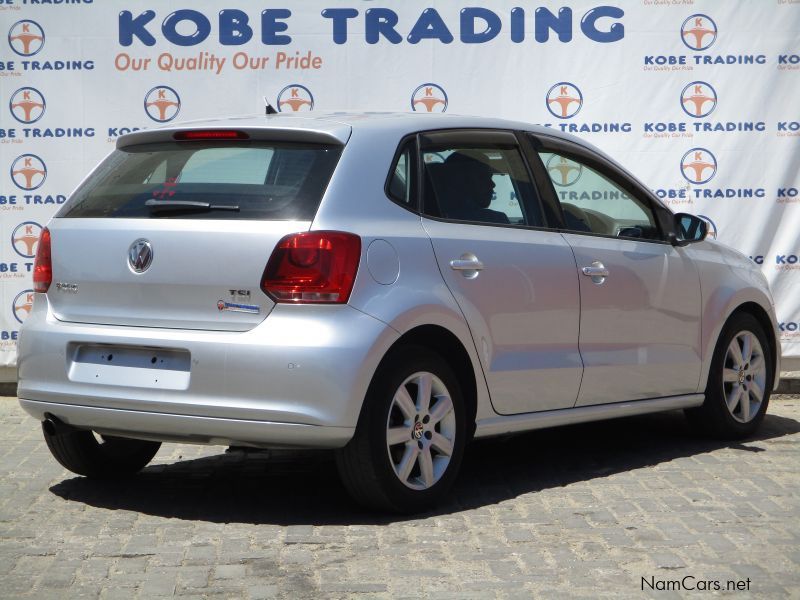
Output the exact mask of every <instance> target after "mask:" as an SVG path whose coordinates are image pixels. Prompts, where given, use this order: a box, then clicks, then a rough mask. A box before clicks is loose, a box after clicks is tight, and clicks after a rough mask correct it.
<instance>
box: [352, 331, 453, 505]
mask: <svg viewBox="0 0 800 600" xmlns="http://www.w3.org/2000/svg"><path fill="white" fill-rule="evenodd" d="M465 443H466V425H465V414H464V401H463V398H462V395H461V388H460V386H459V385H458V381H457V379H456V378H455V376H454V375H453V372H452V370H451V369H450V367H449V366H448V365H447V363H446V362H445V361H444V360H443V359H442V358H441V357H440V356H438V355H437V354H434V353H432V352H430V351H429V350H427V349H424V348H410V347H409V348H404V349H401V350H399V351H397V352H394V353H393V354H391V355H390V356H388V357H387V359H386V360H384V363H383V364H382V366H381V368H380V369H379V371H378V372H377V373H376V374H375V377H374V379H373V381H372V384H371V385H370V388H369V391H368V392H367V397H366V399H365V404H364V407H363V410H362V413H361V418H360V419H359V422H358V426H357V428H356V433H355V436H354V437H353V439H352V440H351V441H350V443H349V444H348V445H347V446H345V447H344V448H342V449H341V450H339V451H338V452H337V456H336V462H337V466H338V468H339V473H340V475H341V478H342V481H343V483H344V485H345V487H346V488H347V490H348V491H349V492H350V494H351V496H353V498H355V499H356V500H357V501H358V502H359V503H361V504H363V505H365V506H367V507H370V508H376V509H382V510H391V511H395V512H415V511H419V510H423V509H425V508H427V507H429V506H432V505H433V504H435V503H436V502H438V501H440V500H441V499H442V498H443V496H444V495H445V494H446V493H447V491H448V490H449V489H450V487H451V486H452V484H453V481H454V480H455V477H456V474H457V472H458V469H459V466H460V464H461V458H462V455H463V452H464V445H465Z"/></svg>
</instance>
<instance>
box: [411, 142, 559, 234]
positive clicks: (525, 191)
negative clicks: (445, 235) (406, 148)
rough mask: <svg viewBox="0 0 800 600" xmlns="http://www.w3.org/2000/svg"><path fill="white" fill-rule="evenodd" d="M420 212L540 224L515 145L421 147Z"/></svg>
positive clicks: (471, 219) (451, 217) (477, 220)
mask: <svg viewBox="0 0 800 600" xmlns="http://www.w3.org/2000/svg"><path fill="white" fill-rule="evenodd" d="M422 161H423V164H424V169H425V214H427V215H429V216H433V217H440V218H443V219H448V220H454V221H468V222H473V223H495V224H505V225H524V226H535V227H541V226H543V219H542V215H541V211H540V210H539V207H538V203H537V202H535V200H534V198H535V190H534V188H533V186H532V185H531V181H530V178H529V176H528V172H527V170H526V169H525V166H524V163H523V161H522V157H521V156H520V154H519V150H517V149H516V148H500V147H497V148H485V147H458V148H436V149H430V150H425V151H424V152H423V154H422Z"/></svg>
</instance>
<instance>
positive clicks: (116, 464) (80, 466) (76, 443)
mask: <svg viewBox="0 0 800 600" xmlns="http://www.w3.org/2000/svg"><path fill="white" fill-rule="evenodd" d="M42 433H43V434H44V440H45V442H47V447H48V448H49V449H50V453H51V454H52V455H53V457H54V458H55V459H56V460H57V461H58V462H59V463H61V465H62V466H63V467H65V468H66V469H69V470H70V471H72V472H73V473H77V474H78V475H85V476H86V477H90V478H93V479H115V478H120V477H125V476H127V475H133V474H134V473H138V472H139V471H141V470H142V469H143V468H144V467H145V466H146V465H147V463H149V462H150V461H151V460H153V457H154V456H155V455H156V452H158V449H159V448H160V447H161V443H160V442H148V441H145V440H134V439H129V438H120V437H110V436H101V437H100V440H101V441H98V440H97V438H95V436H94V434H93V433H92V432H91V431H88V430H83V429H75V430H71V431H66V432H58V433H55V434H53V433H48V432H47V430H46V428H45V425H44V424H42Z"/></svg>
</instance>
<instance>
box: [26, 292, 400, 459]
mask: <svg viewBox="0 0 800 600" xmlns="http://www.w3.org/2000/svg"><path fill="white" fill-rule="evenodd" d="M397 337H398V335H397V332H396V331H395V330H393V329H392V328H391V327H389V326H387V325H386V324H385V323H383V322H381V321H378V320H377V319H375V318H373V317H370V316H368V315H366V314H364V313H362V312H360V311H358V310H356V309H354V308H352V307H350V306H308V305H306V306H290V305H278V306H276V307H275V309H274V310H273V311H272V312H271V313H270V315H269V317H267V318H266V319H265V320H264V321H263V322H262V323H261V324H259V325H258V326H256V327H255V328H253V329H252V330H250V331H246V332H220V331H195V330H185V329H157V328H143V327H124V326H111V325H91V324H81V323H65V322H61V321H58V320H57V319H55V317H54V316H53V315H52V313H51V312H50V310H49V305H48V301H47V297H46V296H45V295H41V294H37V297H36V300H35V302H34V307H33V310H32V311H31V314H30V315H29V316H28V318H27V319H26V320H25V323H24V325H23V327H22V333H21V334H20V342H19V359H18V364H19V388H18V396H19V398H20V403H21V404H22V406H23V408H25V409H26V410H27V411H28V412H29V413H31V414H32V415H33V416H35V417H37V418H41V417H42V415H43V414H44V413H45V412H49V413H52V414H53V415H55V416H57V417H59V418H61V419H62V420H64V421H66V422H68V423H70V424H71V425H74V426H77V427H91V428H98V429H99V428H101V427H102V428H103V429H104V430H106V432H108V433H111V432H112V430H113V432H116V433H117V434H119V435H123V434H125V433H128V434H129V435H131V436H132V437H137V436H138V437H148V438H151V439H161V440H165V441H166V440H185V441H196V442H204V443H217V442H219V443H229V442H247V443H256V444H259V445H262V446H267V445H274V446H286V445H288V446H306V447H336V446H341V445H343V444H345V443H346V442H347V441H348V440H349V439H350V437H352V434H353V431H354V429H355V426H356V423H357V422H358V416H359V413H360V410H361V404H362V402H363V399H364V396H365V394H366V390H367V387H368V386H369V383H370V380H371V378H372V374H373V373H374V371H375V369H376V367H377V365H378V362H379V361H380V360H381V358H382V357H383V355H384V353H385V352H386V350H387V349H388V348H389V347H390V346H391V344H392V343H393V342H394V341H395V340H396V339H397ZM86 347H101V348H102V347H107V348H108V349H109V352H116V353H117V355H118V356H119V355H121V354H124V351H127V350H129V349H133V351H135V352H139V353H141V351H142V349H146V350H147V351H148V352H149V351H152V352H153V353H154V355H157V356H162V354H163V355H164V356H168V354H169V352H173V353H175V354H180V355H181V356H186V355H187V354H188V356H189V359H188V360H187V361H186V362H185V364H184V365H183V366H176V367H174V368H173V370H167V371H165V370H163V369H162V370H158V369H156V368H153V369H150V368H143V367H142V365H141V364H137V365H135V366H132V365H131V364H130V363H128V364H125V363H124V362H123V363H120V364H116V362H117V361H116V359H115V362H114V363H110V364H95V363H92V362H81V361H82V360H84V359H83V358H82V356H84V355H85V354H86V353H82V352H81V348H86ZM180 369H185V371H180ZM48 406H49V407H50V408H48Z"/></svg>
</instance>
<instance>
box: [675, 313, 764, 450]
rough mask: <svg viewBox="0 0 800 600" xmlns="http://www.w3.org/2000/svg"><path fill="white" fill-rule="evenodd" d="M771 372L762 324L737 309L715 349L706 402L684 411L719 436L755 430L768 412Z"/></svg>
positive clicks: (694, 421)
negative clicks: (737, 311) (737, 312)
mask: <svg viewBox="0 0 800 600" xmlns="http://www.w3.org/2000/svg"><path fill="white" fill-rule="evenodd" d="M773 372H774V369H773V361H772V355H771V353H770V347H769V342H768V341H767V336H766V334H765V333H764V328H763V327H762V326H761V324H760V323H759V322H758V320H757V319H756V318H755V317H753V316H752V315H750V314H747V313H740V314H737V315H734V316H733V317H732V318H731V319H730V320H729V321H728V323H727V324H726V325H725V328H724V329H723V331H722V334H721V335H720V338H719V342H718V343H717V347H716V349H715V350H714V357H713V359H712V362H711V369H710V371H709V374H708V385H707V386H706V399H705V402H704V403H703V405H702V406H701V407H699V408H696V409H691V410H688V411H687V412H686V414H687V416H688V417H689V419H690V420H691V421H692V422H693V423H694V424H695V425H696V426H698V427H700V428H701V429H702V430H704V431H705V432H707V433H710V434H712V435H714V436H716V437H722V438H733V439H736V438H743V437H746V436H748V435H751V434H752V433H753V432H755V430H756V429H757V428H758V426H759V425H760V424H761V421H763V420H764V415H765V414H766V412H767V405H768V404H769V396H770V392H771V391H772V383H773V377H774V375H773Z"/></svg>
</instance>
